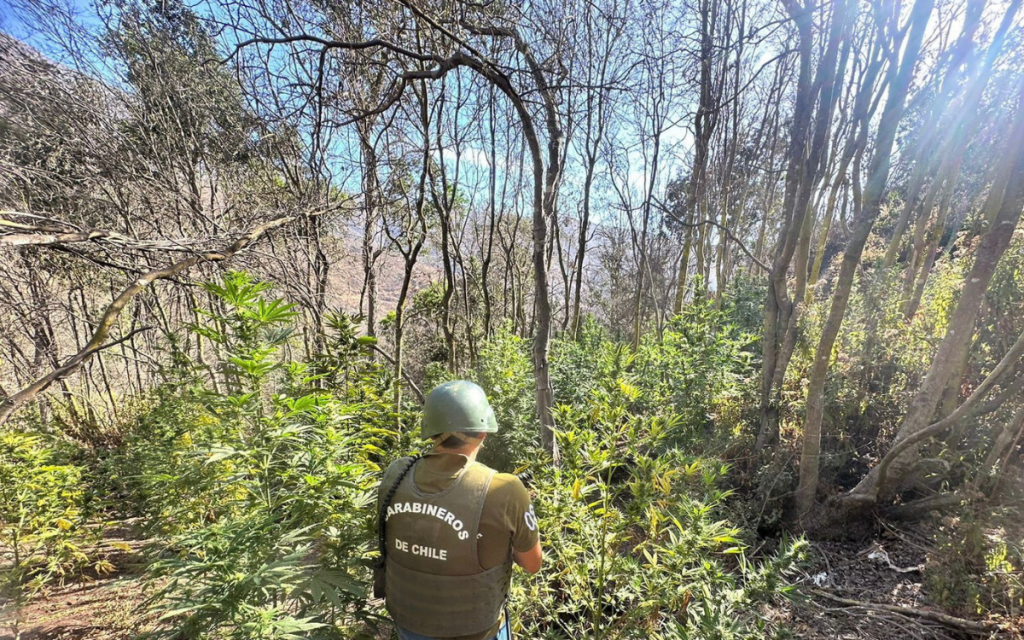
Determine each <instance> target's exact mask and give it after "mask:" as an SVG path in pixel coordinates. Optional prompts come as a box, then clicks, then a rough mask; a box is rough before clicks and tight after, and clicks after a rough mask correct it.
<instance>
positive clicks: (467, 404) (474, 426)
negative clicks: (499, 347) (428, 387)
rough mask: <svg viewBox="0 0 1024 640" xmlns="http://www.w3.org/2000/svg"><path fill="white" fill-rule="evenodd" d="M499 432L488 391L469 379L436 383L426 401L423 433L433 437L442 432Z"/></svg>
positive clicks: (421, 429) (427, 436) (421, 431)
mask: <svg viewBox="0 0 1024 640" xmlns="http://www.w3.org/2000/svg"><path fill="white" fill-rule="evenodd" d="M452 431H461V432H464V433H496V432H497V431H498V421H497V420H496V419H495V417H494V409H491V403H489V402H488V401H487V394H486V393H484V390H483V389H481V388H480V385H478V384H476V383H473V382H470V381H468V380H453V381H451V382H445V383H444V384H439V385H437V386H436V387H434V390H433V391H431V392H430V393H429V394H428V395H427V401H426V402H425V403H424V404H423V425H422V427H421V428H420V433H421V435H422V436H423V437H424V438H433V437H434V436H438V435H441V434H442V433H450V432H452Z"/></svg>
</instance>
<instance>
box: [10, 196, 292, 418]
mask: <svg viewBox="0 0 1024 640" xmlns="http://www.w3.org/2000/svg"><path fill="white" fill-rule="evenodd" d="M296 218H297V217H296V216H287V217H284V218H278V219H277V220H272V221H271V222H268V223H266V224H263V225H260V226H258V227H256V228H254V229H252V230H251V231H249V232H248V233H246V234H245V235H243V236H242V237H240V238H238V239H237V240H235V241H234V242H233V243H231V245H230V246H228V247H226V248H225V249H224V250H223V251H219V252H208V253H202V254H198V255H194V256H190V257H188V258H185V259H184V260H179V261H178V262H174V263H172V264H170V265H168V266H166V267H162V268H159V269H154V270H152V271H149V272H147V273H145V274H143V275H141V276H139V277H138V278H137V279H135V280H134V281H133V282H132V283H131V284H130V285H129V286H128V287H126V288H125V289H124V290H123V291H121V293H120V295H118V296H117V297H116V298H114V301H113V302H111V303H110V305H109V306H107V308H106V310H105V311H104V313H103V317H102V318H100V321H99V323H97V325H96V329H95V330H94V331H93V334H92V337H91V338H90V339H89V342H88V343H87V344H86V345H85V347H83V348H82V349H81V350H80V351H79V352H78V353H76V354H75V355H73V356H71V358H69V359H68V360H67V361H66V362H65V363H64V364H62V365H61V366H59V367H57V368H56V369H54V370H53V371H51V372H50V373H48V374H46V375H45V376H43V377H41V378H39V379H38V380H36V381H35V382H33V383H32V384H30V385H29V386H27V387H25V388H24V389H22V390H21V391H18V392H16V393H14V394H13V395H11V396H9V397H7V398H6V399H4V401H3V402H2V403H0V425H3V424H4V423H6V422H7V420H8V419H9V418H10V417H11V415H12V414H13V413H14V412H15V411H16V410H17V409H18V408H19V407H21V406H22V405H24V404H25V403H27V402H29V401H31V400H32V399H33V398H35V397H36V396H37V395H38V394H40V393H42V392H43V391H45V390H46V389H47V388H49V386H50V385H52V384H53V383H54V382H57V381H59V380H63V379H64V378H67V377H68V376H70V375H72V374H73V373H75V372H76V371H78V370H79V369H80V368H81V367H82V365H83V364H85V362H86V361H88V360H89V358H91V357H92V356H93V355H94V354H96V353H97V352H99V351H101V350H103V349H105V348H108V347H110V346H113V345H114V344H118V342H119V341H116V342H114V343H111V344H107V338H108V336H109V335H110V330H111V329H112V328H113V326H114V323H115V322H116V321H117V318H118V316H119V315H120V313H121V311H122V310H123V309H124V308H125V306H126V305H127V304H128V303H129V302H130V301H131V299H132V298H134V297H135V296H137V295H138V294H140V293H142V292H143V291H144V290H145V289H146V288H147V287H149V285H151V284H153V283H154V282H156V281H157V280H164V279H167V278H173V277H174V276H176V275H178V274H180V273H182V272H184V271H186V270H187V269H190V268H191V267H193V266H195V265H197V264H199V263H200V262H220V261H223V260H227V259H228V258H230V257H231V256H233V255H235V254H236V253H238V252H239V251H241V250H243V249H245V248H246V247H247V246H249V245H250V244H252V243H253V242H255V241H256V240H258V239H259V238H260V237H261V236H263V235H264V234H266V233H268V232H269V231H271V230H273V229H277V228H278V227H282V226H284V225H286V224H288V223H290V222H292V221H294V220H296ZM128 337H130V335H129V336H128ZM124 339H127V337H126V338H122V339H121V340H124Z"/></svg>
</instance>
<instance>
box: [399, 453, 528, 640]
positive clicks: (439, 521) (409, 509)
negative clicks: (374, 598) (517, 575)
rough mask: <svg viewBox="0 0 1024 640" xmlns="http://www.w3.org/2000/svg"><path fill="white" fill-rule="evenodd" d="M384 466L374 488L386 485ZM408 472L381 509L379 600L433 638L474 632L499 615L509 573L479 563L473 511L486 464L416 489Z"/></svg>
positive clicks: (485, 483) (485, 480)
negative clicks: (428, 489) (383, 577)
mask: <svg viewBox="0 0 1024 640" xmlns="http://www.w3.org/2000/svg"><path fill="white" fill-rule="evenodd" d="M406 464H408V458H406V459H403V460H400V461H398V463H396V464H395V465H393V466H392V468H391V470H390V471H391V472H392V473H389V474H388V477H386V478H385V479H384V483H383V484H382V487H390V483H389V481H391V482H393V481H394V479H393V475H394V472H395V469H396V468H397V469H401V468H404V465H406ZM413 471H414V470H412V471H410V472H409V473H407V474H406V475H405V477H404V478H403V479H402V482H401V483H400V484H399V485H398V488H397V490H396V491H395V495H394V497H393V498H392V500H391V504H390V506H389V507H388V509H387V513H386V514H385V517H386V518H387V527H386V529H385V533H386V536H385V543H386V545H387V569H386V571H387V582H386V588H385V589H386V600H387V608H388V612H389V613H391V617H392V618H393V619H394V621H395V623H396V624H398V625H399V626H400V627H402V628H404V629H408V630H409V631H412V632H415V633H418V634H421V635H425V636H431V637H434V638H453V637H457V636H466V635H472V634H476V633H482V632H484V631H487V629H489V628H490V627H492V626H493V625H494V624H495V623H496V622H497V621H498V618H499V616H500V615H501V608H502V606H503V605H504V603H505V598H506V597H507V595H508V587H509V581H510V580H511V576H512V555H511V549H510V550H509V558H508V560H507V561H506V562H504V563H503V564H500V565H498V566H496V567H494V568H492V569H488V570H485V569H484V568H483V567H481V566H480V559H479V556H478V554H477V539H478V534H479V532H480V516H481V514H482V513H483V509H484V501H485V499H486V498H487V490H488V488H489V487H490V485H491V479H492V478H493V477H494V473H495V472H494V470H493V469H488V468H487V467H486V466H484V465H482V464H478V463H475V462H473V463H470V464H468V465H466V467H465V468H464V469H463V470H462V471H461V472H460V473H459V475H458V477H457V478H456V479H455V480H454V481H453V482H452V484H451V485H449V486H448V487H447V488H446V489H445V490H443V491H441V492H439V493H423V492H421V491H420V490H419V489H418V488H417V487H416V483H415V482H414V481H413V475H414V473H413Z"/></svg>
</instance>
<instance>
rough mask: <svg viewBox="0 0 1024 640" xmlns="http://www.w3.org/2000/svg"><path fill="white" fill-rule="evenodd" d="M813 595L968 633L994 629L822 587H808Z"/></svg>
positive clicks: (974, 621)
mask: <svg viewBox="0 0 1024 640" xmlns="http://www.w3.org/2000/svg"><path fill="white" fill-rule="evenodd" d="M808 590H809V591H810V592H811V593H813V594H814V595H818V596H821V597H823V598H827V599H829V600H832V601H833V602H838V603H840V604H844V605H846V606H848V607H862V608H864V609H874V610H876V611H885V612H888V613H898V614H900V615H904V616H909V617H916V618H923V619H925V620H931V621H932V622H938V623H939V624H942V625H945V626H947V627H952V628H954V629H959V630H961V631H967V632H970V633H990V632H992V631H994V630H995V625H994V624H992V623H990V622H983V621H978V620H966V619H964V618H957V617H956V616H951V615H949V614H945V613H939V612H938V611H928V610H927V609H915V608H913V607H903V606H900V605H895V604H881V603H876V602H862V601H860V600H850V599H849V598H841V597H839V596H836V595H832V594H831V593H829V592H828V591H823V590H822V589H813V588H812V589H808Z"/></svg>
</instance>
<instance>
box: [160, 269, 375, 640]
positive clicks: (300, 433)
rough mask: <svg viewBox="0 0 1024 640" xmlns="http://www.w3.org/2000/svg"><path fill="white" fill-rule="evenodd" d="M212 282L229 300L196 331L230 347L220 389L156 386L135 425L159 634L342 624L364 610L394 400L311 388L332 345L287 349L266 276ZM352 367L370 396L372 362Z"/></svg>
mask: <svg viewBox="0 0 1024 640" xmlns="http://www.w3.org/2000/svg"><path fill="white" fill-rule="evenodd" d="M208 288H209V290H210V291H211V292H213V293H214V294H215V295H216V296H217V297H218V298H219V299H220V300H221V301H222V302H223V303H224V305H225V307H226V309H227V312H226V313H225V314H224V315H223V316H216V317H214V322H213V323H212V324H211V325H210V326H208V327H205V328H203V329H201V331H202V332H203V334H204V335H205V336H206V337H207V338H209V339H210V340H212V341H213V342H214V343H215V344H217V345H218V346H219V347H220V351H222V352H223V353H225V354H226V359H225V361H224V362H222V363H221V366H220V371H221V372H223V374H224V377H223V380H222V384H221V385H220V388H221V389H225V390H230V393H228V392H225V391H222V392H220V393H217V392H214V391H212V390H210V389H206V388H205V387H204V388H199V389H195V388H190V389H185V390H180V391H179V393H176V394H171V393H167V394H165V395H163V396H162V397H161V402H158V403H157V405H156V406H155V407H154V409H153V411H152V412H151V413H152V414H153V415H154V416H155V417H157V418H158V419H157V420H156V421H154V422H155V424H156V427H155V428H154V429H151V430H150V431H149V432H147V434H142V435H143V436H145V435H149V436H153V437H154V439H155V441H156V443H157V444H158V445H159V447H158V450H159V451H160V452H161V453H160V455H159V456H158V457H150V458H146V459H144V462H146V463H147V464H148V466H146V467H144V474H145V475H146V477H145V478H144V479H143V480H142V481H141V482H142V483H143V486H146V487H147V490H146V492H145V494H144V495H146V496H148V499H149V501H150V502H151V503H152V506H153V507H155V509H154V510H153V513H154V517H155V518H156V519H157V520H158V521H160V522H163V523H165V526H164V527H163V528H164V533H165V534H166V535H165V536H164V537H163V538H161V541H160V543H159V544H158V545H157V547H156V548H155V549H153V553H154V554H155V558H156V559H155V562H153V564H152V565H151V567H150V576H151V578H152V579H153V581H154V586H155V587H156V590H155V595H154V597H153V599H152V604H153V609H154V611H155V612H156V613H157V614H159V622H158V628H157V629H156V631H155V633H154V635H155V636H156V637H164V638H179V637H187V638H234V639H238V640H242V639H244V640H255V639H258V638H299V637H302V638H309V637H319V638H337V637H351V636H352V633H353V629H354V628H361V624H362V622H363V621H366V620H369V619H371V618H372V612H371V611H370V610H369V609H368V608H367V606H366V598H365V593H364V588H363V583H364V582H365V578H366V574H367V572H366V570H365V568H364V564H365V557H366V555H367V552H368V551H369V542H370V540H371V539H372V534H371V531H372V522H373V518H372V515H373V514H372V511H373V509H372V503H373V498H374V495H375V493H374V490H375V484H376V482H377V480H378V474H379V471H380V465H379V464H378V463H379V462H380V461H383V460H385V459H386V455H385V453H384V450H383V449H382V448H381V445H383V444H385V443H389V444H392V443H393V442H394V440H395V434H394V432H393V431H391V430H389V429H388V428H386V427H385V424H388V423H389V422H390V421H391V420H393V419H394V418H393V417H394V413H393V412H391V411H388V410H387V409H386V407H382V406H380V405H379V404H375V403H374V402H366V401H352V400H351V398H348V397H345V396H344V393H343V394H342V395H341V397H339V396H338V395H336V394H333V393H331V392H329V391H326V390H323V389H320V388H318V384H319V383H321V382H322V381H323V379H324V377H325V376H328V375H338V373H339V367H340V365H341V362H339V361H338V358H339V354H340V353H342V350H340V349H335V350H334V352H333V357H334V360H333V362H334V364H335V365H338V366H335V367H329V368H328V369H329V371H327V372H323V373H310V372H309V371H308V368H307V367H306V366H305V365H302V364H298V363H290V362H287V361H286V360H285V359H284V358H283V357H282V355H281V349H280V347H281V346H282V345H284V344H285V343H286V342H287V340H288V339H289V336H290V329H289V321H290V320H291V317H292V315H293V313H292V312H291V308H290V305H287V304H285V303H284V302H282V301H279V300H267V299H265V298H264V296H263V294H264V293H265V292H266V287H265V286H263V285H260V284H258V283H254V282H252V281H250V280H249V279H248V278H247V277H246V276H244V275H241V274H231V275H229V276H227V277H226V278H225V280H224V282H223V283H222V284H219V285H209V286H208ZM211 327H217V328H216V329H214V328H211ZM349 355H354V353H349ZM325 361H326V360H325V359H321V364H322V363H323V362H325ZM357 369H358V367H351V368H347V369H346V372H345V378H346V381H347V382H348V383H349V387H348V388H347V389H348V391H347V392H349V393H356V394H358V395H365V392H366V391H367V390H368V387H372V380H373V375H374V373H375V370H374V369H373V367H368V368H367V375H368V377H369V380H366V381H363V382H364V383H365V384H362V383H360V381H358V380H357V376H356V373H355V372H356V370H357ZM377 395H379V394H377ZM375 397H376V396H375ZM183 429H185V430H184V431H182V430H183ZM160 486H164V487H167V488H168V491H167V492H166V493H165V494H164V495H163V496H160V494H159V493H158V491H157V489H158V487H160Z"/></svg>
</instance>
